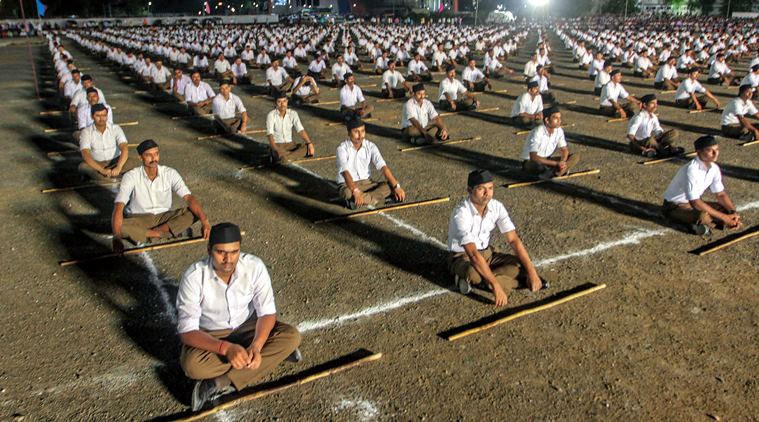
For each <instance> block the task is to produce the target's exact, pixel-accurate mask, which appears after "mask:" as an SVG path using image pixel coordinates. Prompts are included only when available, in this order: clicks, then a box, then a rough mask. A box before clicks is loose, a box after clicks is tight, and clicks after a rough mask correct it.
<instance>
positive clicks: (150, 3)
mask: <svg viewBox="0 0 759 422" xmlns="http://www.w3.org/2000/svg"><path fill="white" fill-rule="evenodd" d="M152 5H153V2H152V1H149V2H148V16H150V6H152Z"/></svg>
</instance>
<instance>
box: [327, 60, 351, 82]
mask: <svg viewBox="0 0 759 422" xmlns="http://www.w3.org/2000/svg"><path fill="white" fill-rule="evenodd" d="M350 71H351V68H350V66H348V64H347V63H343V65H342V66H340V64H339V63H335V64H333V65H332V74H333V75H335V76H336V77H337V80H338V81H342V80H343V79H344V78H345V74H346V73H348V72H350Z"/></svg>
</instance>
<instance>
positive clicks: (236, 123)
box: [213, 116, 242, 133]
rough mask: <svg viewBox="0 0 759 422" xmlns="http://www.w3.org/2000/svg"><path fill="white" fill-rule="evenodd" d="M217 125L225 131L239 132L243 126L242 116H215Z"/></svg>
mask: <svg viewBox="0 0 759 422" xmlns="http://www.w3.org/2000/svg"><path fill="white" fill-rule="evenodd" d="M213 121H214V123H216V126H217V127H218V128H219V129H220V130H221V131H222V132H224V133H237V131H238V130H240V127H241V126H242V117H233V118H231V119H221V118H218V117H216V116H214V119H213Z"/></svg>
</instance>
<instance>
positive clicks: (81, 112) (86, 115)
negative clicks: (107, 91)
mask: <svg viewBox="0 0 759 422" xmlns="http://www.w3.org/2000/svg"><path fill="white" fill-rule="evenodd" d="M105 109H106V110H107V111H108V123H110V124H113V110H111V106H109V105H108V104H105ZM91 110H92V106H91V105H90V103H85V104H83V105H80V106H79V107H77V108H76V123H77V128H79V130H82V129H84V128H86V127H87V126H89V125H91V124H93V123H95V121H94V120H92V112H91Z"/></svg>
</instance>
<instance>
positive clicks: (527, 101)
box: [511, 92, 543, 117]
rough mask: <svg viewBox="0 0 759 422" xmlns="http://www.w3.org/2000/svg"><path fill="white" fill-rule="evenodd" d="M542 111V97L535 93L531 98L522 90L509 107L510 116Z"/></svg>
mask: <svg viewBox="0 0 759 422" xmlns="http://www.w3.org/2000/svg"><path fill="white" fill-rule="evenodd" d="M541 111H543V98H542V97H541V96H540V95H536V96H535V98H532V95H530V93H529V92H523V93H522V95H520V96H519V98H517V100H516V101H515V102H514V105H513V106H512V107H511V117H516V116H519V114H520V113H527V114H537V113H540V112H541Z"/></svg>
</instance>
